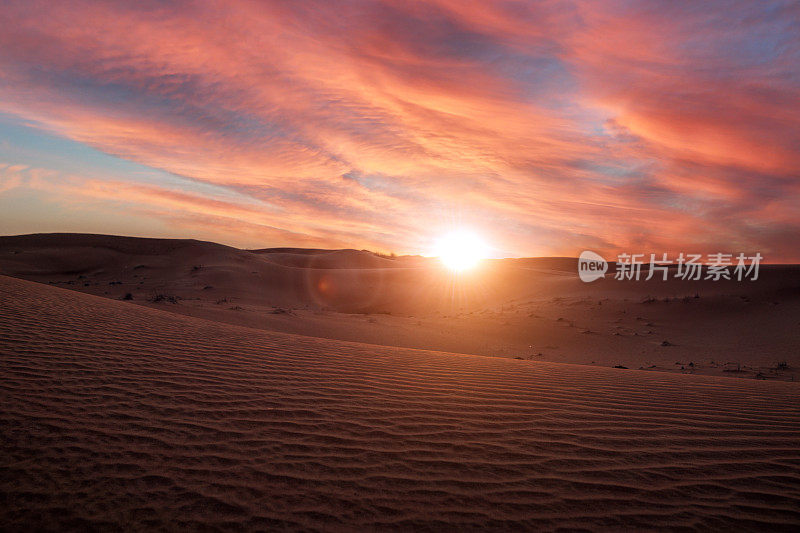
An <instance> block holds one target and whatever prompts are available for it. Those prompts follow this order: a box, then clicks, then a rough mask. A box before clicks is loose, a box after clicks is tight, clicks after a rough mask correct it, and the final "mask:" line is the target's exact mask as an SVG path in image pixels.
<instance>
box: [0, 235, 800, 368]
mask: <svg viewBox="0 0 800 533" xmlns="http://www.w3.org/2000/svg"><path fill="white" fill-rule="evenodd" d="M575 267H576V260H575V259H570V258H536V259H507V260H500V261H489V262H487V263H486V264H484V265H483V266H482V267H481V268H480V269H478V270H477V271H475V272H471V273H468V274H465V275H463V276H453V275H452V274H450V273H448V272H446V271H443V269H442V268H440V266H439V264H438V263H437V262H436V261H435V260H432V259H429V258H420V257H400V258H395V259H389V258H385V257H379V256H377V255H375V254H372V253H369V252H363V251H356V250H304V249H299V248H278V249H264V250H255V251H247V250H238V249H235V248H231V247H228V246H222V245H219V244H215V243H209V242H201V241H193V240H166V239H138V238H130V237H115V236H108V235H75V234H48V235H23V236H17V237H0V273H2V274H5V275H10V276H15V277H20V278H24V279H29V280H32V281H38V282H40V283H47V284H52V285H56V286H59V287H64V288H69V289H73V290H77V291H82V292H87V293H90V294H95V295H99V296H104V297H107V298H113V299H122V298H124V297H126V295H129V297H130V298H131V299H132V300H131V302H132V303H134V304H137V305H144V306H149V307H153V308H159V309H163V310H168V311H170V312H172V313H178V314H182V315H188V316H194V317H198V318H206V319H209V320H213V321H217V322H224V323H229V324H234V325H242V326H247V327H252V328H259V329H265V330H272V331H283V332H287V333H295V334H301V335H308V336H315V337H323V338H330V339H337V340H347V341H355V342H366V343H373V344H382V345H387V346H403V347H411V348H422V349H436V350H442V351H449V352H460V353H468V354H481V355H492V356H500V357H509V358H515V357H521V358H523V359H534V360H539V361H554V362H566V363H580V364H586V365H596V366H605V367H612V366H625V367H627V368H629V369H632V370H633V369H643V370H648V371H659V372H674V373H692V374H703V375H718V376H727V377H740V378H747V379H756V378H758V379H768V380H786V381H791V380H796V381H800V333H799V332H800V268H798V267H797V266H767V267H765V268H764V269H763V271H762V273H761V277H760V279H759V280H758V282H755V283H753V282H746V283H737V282H719V283H715V282H707V281H700V282H685V281H680V280H671V281H669V282H662V281H651V282H628V283H626V282H617V281H613V280H605V281H598V282H595V283H592V284H585V283H582V282H580V281H579V280H578V278H577V276H576V273H575ZM665 341H666V342H665Z"/></svg>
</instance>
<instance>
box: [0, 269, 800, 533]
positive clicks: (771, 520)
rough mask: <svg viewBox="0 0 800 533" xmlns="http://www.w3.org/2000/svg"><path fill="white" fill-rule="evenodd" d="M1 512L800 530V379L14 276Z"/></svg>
mask: <svg viewBox="0 0 800 533" xmlns="http://www.w3.org/2000/svg"><path fill="white" fill-rule="evenodd" d="M0 288H1V290H0V354H2V357H0V361H1V364H2V376H3V379H2V382H1V385H0V391H2V405H3V409H2V418H1V419H0V424H1V425H0V427H2V434H3V440H2V442H3V444H2V470H3V472H4V475H3V476H2V481H1V482H0V483H1V485H0V487H2V488H1V492H2V494H3V501H4V506H3V508H2V511H0V513H2V523H3V524H6V525H8V526H9V527H11V528H12V529H13V528H15V527H20V528H21V527H22V526H23V525H26V526H28V527H30V526H31V525H33V526H38V527H44V528H50V529H60V528H63V527H67V528H74V529H82V528H86V527H89V528H98V527H99V528H115V527H130V526H131V525H132V524H133V523H134V521H135V522H137V523H138V524H139V526H140V527H142V528H147V529H174V528H192V529H207V528H212V529H213V528H225V529H258V528H261V529H272V530H274V529H281V528H289V529H308V528H311V529H320V530H326V531H350V530H352V529H356V528H358V529H368V530H369V529H375V528H380V529H402V530H408V529H423V530H424V529H452V530H455V529H458V530H472V529H482V530H486V529H490V530H507V529H509V528H512V527H514V528H519V527H527V528H531V529H534V528H535V529H544V530H548V529H552V530H555V529H558V528H588V529H603V528H612V529H619V528H622V527H628V528H630V527H634V528H637V527H638V528H654V527H656V528H657V527H662V528H663V527H689V528H699V529H707V528H715V529H720V528H723V527H736V528H737V530H742V529H762V528H770V529H772V530H781V529H783V530H791V529H793V528H796V527H797V526H798V525H800V512H798V509H800V388H798V387H797V385H796V384H793V383H779V382H760V381H744V380H730V379H721V378H712V377H704V376H683V375H672V374H653V373H644V372H626V371H621V370H616V369H605V368H591V367H585V366H576V365H559V364H555V363H544V362H534V361H516V360H505V359H499V358H487V357H479V356H466V355H453V354H446V353H436V352H426V351H420V350H409V349H401V348H388V347H378V346H370V345H363V344H356V343H346V342H338V341H330V340H324V339H314V338H304V337H298V336H292V335H287V334H282V333H269V332H264V331H257V330H252V329H248V328H243V327H236V326H230V325H225V324H217V323H212V322H208V321H205V320H200V319H195V318H191V317H183V316H176V315H173V314H169V313H164V312H160V311H157V310H150V309H146V308H141V307H137V306H132V305H130V304H127V303H124V302H115V301H111V300H107V299H102V298H98V297H95V296H91V295H85V294H80V293H76V292H73V291H66V290H62V289H58V288H53V287H47V286H43V285H40V284H34V283H30V282H27V281H22V280H16V279H12V278H7V277H0Z"/></svg>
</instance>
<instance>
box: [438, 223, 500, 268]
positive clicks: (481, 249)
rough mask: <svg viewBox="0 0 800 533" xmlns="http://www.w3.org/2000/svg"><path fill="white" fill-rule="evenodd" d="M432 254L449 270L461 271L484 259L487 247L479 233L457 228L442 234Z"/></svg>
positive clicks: (487, 253) (487, 251)
mask: <svg viewBox="0 0 800 533" xmlns="http://www.w3.org/2000/svg"><path fill="white" fill-rule="evenodd" d="M434 255H436V256H437V257H438V258H439V260H440V261H441V262H442V263H443V264H444V265H445V266H446V267H447V268H449V269H450V270H452V271H454V272H462V271H464V270H468V269H470V268H472V267H474V266H475V265H477V264H478V263H479V262H480V261H481V260H482V259H486V258H487V257H488V255H489V247H488V246H487V245H486V242H484V240H483V239H481V237H480V236H479V235H477V234H475V233H473V232H471V231H468V230H458V231H452V232H450V233H448V234H446V235H443V236H442V237H441V238H439V240H438V241H436V248H435V249H434Z"/></svg>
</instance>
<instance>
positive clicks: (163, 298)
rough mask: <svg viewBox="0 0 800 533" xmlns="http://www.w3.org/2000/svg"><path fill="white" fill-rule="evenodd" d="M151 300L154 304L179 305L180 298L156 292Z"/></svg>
mask: <svg viewBox="0 0 800 533" xmlns="http://www.w3.org/2000/svg"><path fill="white" fill-rule="evenodd" d="M149 300H150V301H151V302H153V303H161V302H167V303H171V304H176V303H178V297H177V296H172V295H170V294H164V293H163V292H154V293H153V295H152V296H151V297H150V298H149Z"/></svg>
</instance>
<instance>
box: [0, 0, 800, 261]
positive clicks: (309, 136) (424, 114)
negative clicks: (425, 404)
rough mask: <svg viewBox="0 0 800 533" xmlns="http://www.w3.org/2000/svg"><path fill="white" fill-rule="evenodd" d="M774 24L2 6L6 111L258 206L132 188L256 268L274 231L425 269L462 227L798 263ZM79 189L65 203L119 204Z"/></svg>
mask: <svg viewBox="0 0 800 533" xmlns="http://www.w3.org/2000/svg"><path fill="white" fill-rule="evenodd" d="M45 9H46V10H47V13H48V16H47V17H42V16H41V13H42V11H43V10H45ZM781 9H783V11H780V10H781ZM775 10H777V11H767V10H759V9H758V8H756V7H753V6H752V5H750V4H747V3H741V4H736V5H733V6H731V7H729V9H728V10H727V11H726V12H725V13H723V14H720V15H719V16H718V17H714V18H712V17H710V16H708V14H707V12H706V11H701V10H697V9H692V8H690V7H687V6H683V7H680V6H677V5H671V6H670V5H664V4H660V3H652V4H649V3H642V4H639V5H635V6H630V5H628V4H621V3H616V2H602V3H597V2H577V1H576V2H555V1H554V2H544V3H537V4H535V5H534V4H520V3H507V2H496V3H495V2H477V1H475V2H454V1H451V0H439V1H430V2H413V3H408V2H394V1H385V2H355V3H348V4H331V3H325V2H319V3H283V2H258V3H256V2H249V1H231V2H227V3H224V4H223V3H217V4H213V5H211V4H209V5H197V4H183V3H180V2H176V3H161V2H158V3H152V4H150V3H144V4H142V5H137V6H136V7H132V6H131V5H129V4H123V3H119V4H118V3H113V2H112V3H104V4H95V3H84V2H72V3H70V4H69V5H66V4H52V5H51V4H50V3H38V2H8V3H6V4H5V5H4V6H3V7H2V8H0V12H2V13H3V15H4V17H5V18H6V19H7V20H12V21H13V24H9V25H8V30H7V31H5V32H3V34H2V35H0V73H2V81H0V111H3V112H5V113H10V114H13V115H16V116H20V117H23V118H25V119H28V120H33V121H36V123H37V124H38V126H39V127H40V128H42V129H44V130H46V131H49V132H53V133H56V134H58V135H61V136H64V137H67V138H69V139H73V140H76V141H79V142H81V143H85V144H87V145H90V146H92V147H96V148H98V149H100V150H102V151H104V152H107V153H110V154H114V155H116V156H118V157H121V158H125V159H129V160H132V161H136V162H139V163H142V164H145V165H148V166H151V167H155V168H159V169H164V170H166V171H169V172H172V173H174V174H176V175H179V176H183V177H185V178H186V179H187V180H189V182H190V181H192V180H194V181H200V182H204V183H208V184H212V185H217V186H222V187H225V188H228V189H230V190H233V191H236V192H237V193H238V194H241V195H245V196H249V197H250V198H251V200H252V201H251V202H249V203H247V202H243V203H230V202H227V203H226V202H222V201H220V200H218V199H214V198H204V197H202V196H201V195H199V194H197V193H192V192H189V190H188V189H189V188H188V187H187V190H186V191H181V190H174V189H167V188H164V187H154V186H152V185H136V184H128V185H125V186H124V187H123V189H122V190H124V196H125V197H127V199H128V203H129V204H131V205H133V204H135V205H137V206H140V207H142V206H149V208H150V209H151V211H153V212H156V213H159V216H162V217H164V219H165V220H167V219H168V220H170V221H171V222H173V223H176V224H178V222H176V220H178V219H180V220H183V222H181V224H185V225H186V226H191V225H192V224H194V225H196V227H200V226H203V225H204V224H205V222H203V221H217V222H216V223H217V224H218V227H224V228H225V230H224V231H223V232H222V233H221V235H222V237H223V238H225V237H224V236H225V235H226V234H231V235H233V234H234V233H236V228H237V227H239V228H242V230H243V231H244V233H245V234H247V235H250V236H252V237H247V238H252V239H253V241H252V245H253V246H257V245H266V244H270V243H268V242H264V238H266V236H265V237H264V238H262V237H261V235H266V234H259V232H258V231H257V230H256V229H254V228H272V229H271V230H270V231H269V238H270V239H275V240H276V242H274V243H272V244H294V242H292V239H294V240H302V239H303V238H307V239H309V241H314V242H325V241H327V242H330V243H337V245H338V243H341V244H342V245H349V246H355V247H372V248H379V249H382V250H392V249H393V250H397V251H400V252H418V251H423V250H424V248H425V246H426V242H428V241H430V240H431V239H432V238H434V237H435V235H431V233H435V232H436V231H439V230H440V229H441V228H443V227H444V226H446V225H447V224H450V223H451V222H452V220H451V219H453V218H456V219H458V220H462V221H464V223H467V222H468V223H470V224H474V225H478V226H481V227H482V228H485V230H486V232H488V233H490V234H491V235H492V237H493V239H494V240H495V241H496V242H497V247H498V248H499V249H501V250H507V251H513V252H516V253H519V254H565V255H567V254H568V255H575V254H576V253H578V252H580V250H581V249H583V248H588V247H595V248H602V249H603V251H606V252H611V253H613V252H615V251H631V250H630V247H640V248H642V249H652V251H662V250H663V251H666V249H675V248H676V247H685V248H687V249H688V248H691V247H692V246H697V247H710V246H724V245H725V243H728V242H731V243H733V242H735V243H737V244H741V245H746V246H751V247H759V246H765V247H767V248H768V250H765V251H767V252H771V253H772V254H773V257H777V258H782V259H789V258H792V259H800V257H798V256H797V255H796V253H797V252H795V251H794V247H793V246H792V243H791V242H789V241H787V240H786V239H785V235H787V234H788V233H787V228H789V229H791V228H796V229H799V230H800V218H799V217H798V213H797V210H796V209H794V208H793V206H794V205H797V200H798V199H800V198H798V189H797V186H796V179H797V175H798V170H800V155H798V154H800V151H798V149H797V148H798V146H800V144H799V143H800V139H799V138H798V133H797V132H798V131H800V128H798V126H800V124H799V123H798V122H800V114H799V113H798V106H797V105H796V104H795V103H794V102H797V101H798V100H800V98H798V97H799V96H800V94H798V93H800V81H798V77H797V67H796V65H797V64H798V61H797V60H798V59H799V58H798V56H800V49H799V47H798V44H797V39H796V36H794V37H793V35H794V34H795V33H796V32H792V31H791V29H790V28H789V29H787V26H785V24H786V21H787V20H789V21H791V20H795V21H796V22H797V21H798V19H800V16H799V15H798V11H797V9H796V7H795V8H793V7H791V6H783V5H782V4H781V5H778V6H777V7H775ZM81 179H82V180H83V181H81V185H80V186H70V187H66V188H65V189H64V190H63V191H62V194H63V195H64V196H65V201H69V199H70V198H73V197H74V198H79V197H86V196H94V197H95V198H98V199H100V198H102V199H104V200H106V201H113V199H114V198H115V196H119V195H121V192H120V191H121V189H120V186H119V184H118V183H116V182H115V181H112V180H111V179H109V180H108V181H105V182H104V181H103V180H98V179H96V178H92V179H91V180H89V179H86V177H83V178H81ZM128 181H129V180H128ZM187 183H188V182H187ZM54 186H55V185H54V184H52V183H51V184H50V188H51V189H52V187H54ZM767 207H768V208H767ZM173 210H175V211H177V212H179V213H181V215H180V216H172V215H170V214H169V213H170V212H171V211H173ZM222 221H224V222H222ZM214 223H215V222H208V224H207V225H208V226H209V227H210V226H213V224H214ZM176 232H178V230H177V229H176ZM226 232H227V233H226ZM303 236H305V237H303ZM237 238H238V237H237ZM277 241H280V242H277ZM702 251H708V250H702ZM711 251H716V250H711Z"/></svg>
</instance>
